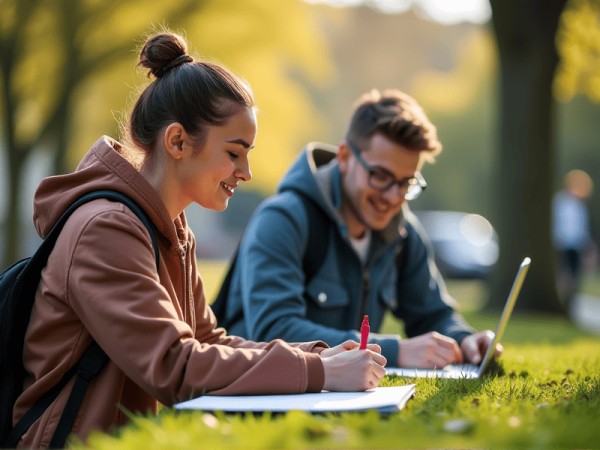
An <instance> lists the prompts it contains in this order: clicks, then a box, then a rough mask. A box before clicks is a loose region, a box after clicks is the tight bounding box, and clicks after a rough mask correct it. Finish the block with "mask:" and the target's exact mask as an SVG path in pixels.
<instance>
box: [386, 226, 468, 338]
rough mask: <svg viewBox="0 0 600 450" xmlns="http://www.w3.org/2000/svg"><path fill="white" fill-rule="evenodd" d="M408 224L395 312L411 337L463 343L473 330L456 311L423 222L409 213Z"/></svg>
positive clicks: (454, 302)
mask: <svg viewBox="0 0 600 450" xmlns="http://www.w3.org/2000/svg"><path fill="white" fill-rule="evenodd" d="M405 225H406V231H407V238H406V241H405V244H404V250H403V252H404V255H403V257H402V258H401V262H400V267H399V270H398V282H397V296H398V302H397V308H396V309H395V310H393V311H392V313H393V314H394V315H395V316H396V317H398V318H400V319H402V320H403V321H404V325H405V330H406V335H407V336H408V337H414V336H419V335H421V334H424V333H427V332H430V331H437V332H439V333H441V334H444V335H446V336H449V337H452V338H453V339H455V340H456V341H457V342H458V343H460V342H461V341H462V339H463V338H464V337H465V336H467V335H469V334H471V333H472V332H473V329H472V328H471V327H470V326H469V325H468V324H467V323H466V321H465V320H464V318H463V317H462V316H461V315H460V314H459V313H458V312H457V311H456V310H455V306H456V301H455V300H454V299H453V298H452V297H451V295H450V294H449V293H448V291H447V289H446V285H445V283H444V280H443V278H442V276H441V275H440V273H439V271H438V269H437V266H436V264H435V262H434V259H433V253H432V250H431V244H430V242H429V239H428V238H427V236H426V234H425V232H424V230H423V229H422V227H421V225H420V223H419V222H418V221H417V219H416V217H414V215H412V214H409V215H408V216H407V221H406V224H405Z"/></svg>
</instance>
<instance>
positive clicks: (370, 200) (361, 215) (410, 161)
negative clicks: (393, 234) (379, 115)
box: [338, 134, 420, 237]
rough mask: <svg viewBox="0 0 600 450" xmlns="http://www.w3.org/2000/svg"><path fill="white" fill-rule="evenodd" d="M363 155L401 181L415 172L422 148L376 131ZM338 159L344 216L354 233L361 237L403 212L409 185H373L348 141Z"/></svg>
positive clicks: (379, 228)
mask: <svg viewBox="0 0 600 450" xmlns="http://www.w3.org/2000/svg"><path fill="white" fill-rule="evenodd" d="M361 150H362V152H361V154H360V155H361V157H362V158H363V160H364V161H365V162H366V163H367V164H368V165H369V166H371V167H380V168H382V169H385V170H387V171H388V172H390V173H391V174H392V175H393V176H394V177H395V178H396V180H398V181H401V180H408V179H410V178H412V177H414V176H415V173H416V172H417V170H419V167H420V152H418V151H414V150H409V149H408V148H406V147H404V146H402V145H400V144H397V143H395V142H393V141H391V140H390V139H388V138H387V137H385V136H384V135H382V134H375V135H374V136H373V137H372V138H371V141H370V143H369V146H368V148H361ZM338 161H339V165H340V170H341V172H342V178H343V189H344V198H343V203H342V216H343V218H344V220H345V222H346V225H347V226H348V231H349V233H350V235H351V236H352V237H361V236H362V235H363V234H364V232H365V230H366V229H367V228H370V229H372V230H382V229H384V228H385V227H386V226H388V225H389V223H390V222H391V220H392V219H393V218H394V217H395V216H396V215H397V214H398V213H399V212H400V209H401V208H402V204H403V203H404V202H405V199H404V195H405V189H402V188H401V187H400V186H399V185H398V184H394V185H392V187H390V188H389V189H387V190H386V191H381V190H378V189H375V188H373V187H371V186H370V185H369V172H368V170H367V169H366V168H365V167H364V166H363V165H362V164H361V163H360V162H359V161H358V160H357V159H356V156H354V155H353V154H352V151H351V150H350V148H349V147H348V145H347V144H346V143H343V144H341V145H340V148H339V152H338Z"/></svg>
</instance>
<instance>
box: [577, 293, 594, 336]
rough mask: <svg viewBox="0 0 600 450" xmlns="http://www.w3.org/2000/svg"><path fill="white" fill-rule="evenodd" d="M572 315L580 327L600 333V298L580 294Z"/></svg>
mask: <svg viewBox="0 0 600 450" xmlns="http://www.w3.org/2000/svg"><path fill="white" fill-rule="evenodd" d="M572 317H573V321H574V322H575V323H576V324H577V325H578V326H579V327H581V328H583V329H585V330H586V331H589V332H591V333H594V334H597V335H600V298H598V297H592V296H591V295H585V294H581V295H578V296H577V297H576V298H575V303H574V305H573V311H572Z"/></svg>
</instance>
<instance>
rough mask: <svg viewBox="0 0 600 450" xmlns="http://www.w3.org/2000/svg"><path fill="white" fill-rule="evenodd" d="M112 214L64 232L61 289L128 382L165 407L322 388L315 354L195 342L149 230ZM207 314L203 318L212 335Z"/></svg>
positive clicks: (281, 345) (279, 344)
mask: <svg viewBox="0 0 600 450" xmlns="http://www.w3.org/2000/svg"><path fill="white" fill-rule="evenodd" d="M115 208H118V207H114V206H112V207H110V209H108V210H102V211H100V212H98V213H97V214H94V215H89V214H88V215H87V216H85V220H82V219H80V220H79V223H75V224H72V226H71V227H70V231H69V233H70V234H71V236H70V237H69V240H70V242H71V244H70V245H67V248H68V250H66V251H68V252H71V254H70V255H68V256H67V258H68V262H69V269H68V277H67V280H68V281H67V286H66V287H65V289H66V299H67V302H68V304H69V305H70V307H71V308H72V309H73V310H74V311H75V312H76V314H77V316H78V317H79V319H80V320H81V322H82V323H83V325H84V327H85V328H86V329H87V330H88V331H89V333H90V334H91V336H92V337H93V339H95V340H96V341H97V342H98V344H99V345H100V346H101V347H102V349H104V351H105V352H106V353H107V354H108V356H109V358H110V359H111V361H113V362H114V364H116V365H117V366H118V367H119V368H120V369H121V370H122V371H123V372H124V373H125V374H126V375H127V376H128V377H129V378H131V379H132V380H133V381H134V382H135V383H136V384H138V385H139V386H141V387H142V388H143V389H144V390H146V391H147V392H149V393H152V394H153V395H154V396H155V397H156V398H157V399H158V400H159V401H160V402H162V403H164V404H167V405H170V404H172V403H174V402H177V401H182V400H186V399H189V398H192V397H194V396H197V395H200V394H203V393H214V394H229V395H231V394H253V393H254V394H269V393H301V392H306V391H320V390H321V389H322V387H323V383H324V370H323V365H322V363H321V361H320V357H319V355H318V354H317V353H307V352H305V351H303V350H302V349H300V348H294V347H292V346H291V345H289V344H287V343H285V342H283V341H273V342H270V343H268V344H264V345H258V346H257V345H252V344H251V343H247V344H246V345H244V343H243V342H242V341H237V340H236V339H229V340H228V339H226V338H223V337H222V334H221V333H220V332H218V333H217V337H216V338H215V336H214V335H211V336H212V338H211V339H208V342H204V341H202V337H203V336H202V333H200V336H199V337H200V339H198V337H197V336H196V335H197V334H198V333H197V332H196V331H197V330H193V329H192V328H191V327H190V326H189V325H188V324H187V323H186V322H185V321H184V320H182V319H183V318H182V317H181V316H182V311H181V309H180V308H178V304H177V302H173V300H172V299H171V298H169V294H168V292H167V290H166V289H165V288H164V287H163V286H162V285H161V283H160V281H159V278H158V277H157V274H156V268H155V262H154V259H153V254H152V252H150V251H149V246H150V248H151V244H150V242H149V237H148V233H147V231H146V230H145V228H144V227H143V225H142V224H141V223H140V222H139V221H138V220H137V218H135V217H134V216H133V215H132V214H129V213H128V212H127V211H125V210H123V208H125V207H121V208H120V209H118V210H117V209H115ZM78 211H79V210H78ZM73 217H75V215H74V216H73ZM81 217H83V216H80V218H81ZM67 225H68V224H67ZM65 230H66V228H65ZM61 236H62V235H61ZM106 243H110V245H106ZM57 247H58V245H57ZM161 270H163V271H164V270H166V268H164V267H163V268H162V269H161ZM163 275H164V274H161V276H163ZM209 316H210V314H209V315H208V316H206V315H204V316H203V317H202V319H201V320H205V321H206V320H208V323H207V329H208V328H210V329H211V330H212V329H213V328H214V327H213V324H212V323H211V321H212V320H214V317H212V318H210V317H209ZM207 317H208V319H207ZM207 336H208V335H207ZM213 340H216V341H217V343H213ZM236 347H238V348H236ZM245 347H247V348H245Z"/></svg>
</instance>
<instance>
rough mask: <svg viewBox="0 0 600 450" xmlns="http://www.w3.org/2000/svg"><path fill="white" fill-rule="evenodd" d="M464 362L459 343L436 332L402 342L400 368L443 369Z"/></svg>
mask: <svg viewBox="0 0 600 450" xmlns="http://www.w3.org/2000/svg"><path fill="white" fill-rule="evenodd" d="M465 339H466V338H465ZM463 342H464V340H463ZM462 361H463V354H462V352H461V350H460V347H459V346H458V343H457V342H456V341H455V340H454V339H452V338H450V337H448V336H444V335H443V334H440V333H437V332H435V331H432V332H430V333H427V334H423V335H421V336H417V337H414V338H410V339H403V340H401V341H400V354H399V356H398V367H416V368H419V369H434V368H438V369H441V368H442V367H444V366H447V365H448V364H452V363H461V362H462Z"/></svg>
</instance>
